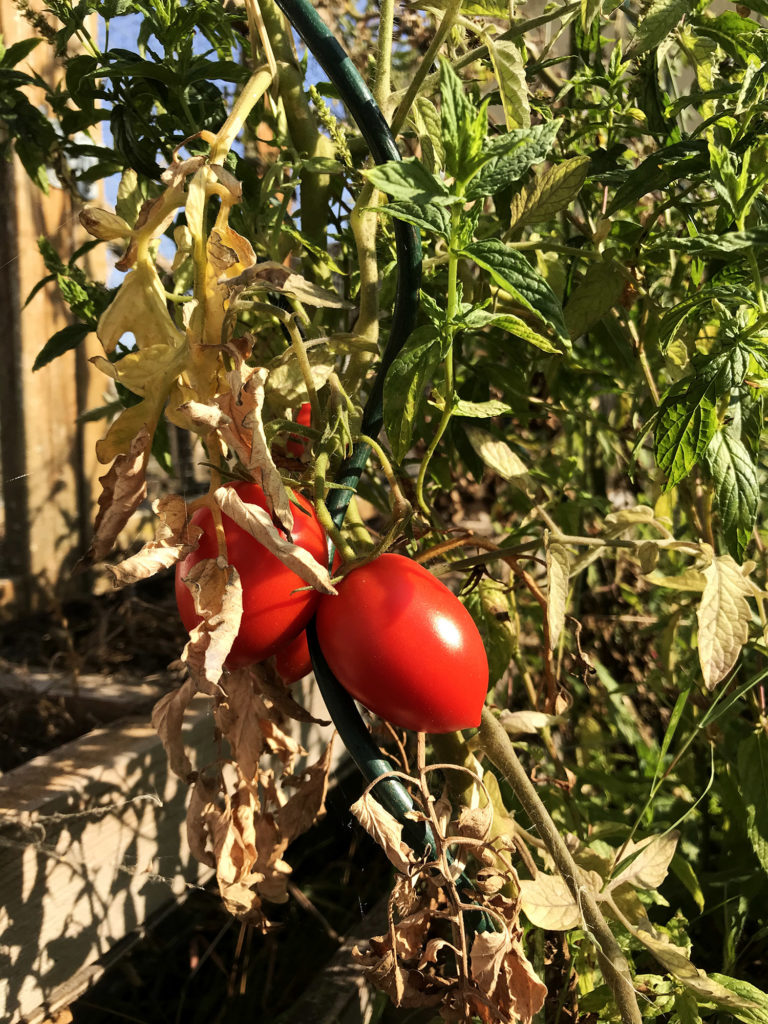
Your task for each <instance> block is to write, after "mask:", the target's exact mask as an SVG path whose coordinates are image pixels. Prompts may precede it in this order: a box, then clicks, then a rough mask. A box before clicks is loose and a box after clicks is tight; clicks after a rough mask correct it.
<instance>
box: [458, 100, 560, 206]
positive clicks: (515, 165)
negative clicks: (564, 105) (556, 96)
mask: <svg viewBox="0 0 768 1024" xmlns="http://www.w3.org/2000/svg"><path fill="white" fill-rule="evenodd" d="M561 124H562V121H561V120H560V119H558V120H555V121H547V122H546V123H545V124H538V125H535V126H534V127H533V128H518V129H517V130H516V131H513V132H508V133H507V134H506V135H499V136H497V137H496V138H494V139H491V140H490V142H488V143H486V148H485V151H484V156H485V158H486V163H485V165H484V167H483V168H482V170H481V171H480V172H479V174H477V176H476V177H475V178H473V179H472V181H471V182H470V183H469V187H468V188H467V192H466V197H467V199H470V200H471V199H479V198H481V197H483V196H492V195H494V194H495V193H496V192H498V191H499V190H500V189H502V188H505V187H507V186H509V185H512V184H513V183H514V182H516V181H518V180H519V179H520V178H522V176H523V175H524V174H525V173H526V172H527V171H529V170H530V169H531V167H533V166H534V165H535V164H540V163H541V162H542V160H546V158H547V156H548V155H549V152H550V150H551V149H552V145H553V143H554V141H555V137H556V135H557V132H558V130H559V128H560V125H561Z"/></svg>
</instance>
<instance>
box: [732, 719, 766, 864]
mask: <svg viewBox="0 0 768 1024" xmlns="http://www.w3.org/2000/svg"><path fill="white" fill-rule="evenodd" d="M737 764H738V773H739V792H740V793H741V797H742V799H743V801H744V807H745V809H746V812H747V834H748V835H749V841H750V842H751V843H752V849H753V850H754V851H755V854H756V855H757V859H758V860H759V861H760V864H761V865H762V868H763V871H765V873H766V874H768V737H767V736H766V735H765V733H764V732H762V731H761V732H755V733H752V735H751V736H748V737H747V738H746V739H745V740H742V741H741V743H740V744H739V753H738V760H737Z"/></svg>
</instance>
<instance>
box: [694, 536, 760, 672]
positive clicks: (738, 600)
mask: <svg viewBox="0 0 768 1024" xmlns="http://www.w3.org/2000/svg"><path fill="white" fill-rule="evenodd" d="M703 575H704V578H705V580H706V584H705V587H704V593H703V594H702V595H701V602H700V604H699V607H698V609H697V612H696V618H697V619H698V623H699V661H700V662H701V670H702V673H703V675H704V684H705V686H706V687H707V689H708V690H712V689H713V688H714V687H715V686H716V685H717V684H718V683H719V682H720V680H721V679H723V677H724V676H726V675H727V674H728V672H730V670H731V669H732V668H733V666H734V665H735V664H736V659H737V658H738V656H739V652H740V651H741V648H742V647H743V646H744V644H745V643H746V642H747V638H748V636H749V623H750V622H751V619H752V614H751V612H750V608H749V605H748V604H747V600H746V599H747V597H749V596H750V595H752V594H753V593H754V586H753V584H752V583H751V582H750V580H749V579H747V577H745V576H744V574H743V573H742V571H741V568H740V567H739V566H738V565H737V563H736V562H735V561H734V560H733V558H731V556H730V555H721V556H720V557H718V558H714V559H713V561H712V562H711V564H710V565H708V566H707V567H706V569H704V570H703Z"/></svg>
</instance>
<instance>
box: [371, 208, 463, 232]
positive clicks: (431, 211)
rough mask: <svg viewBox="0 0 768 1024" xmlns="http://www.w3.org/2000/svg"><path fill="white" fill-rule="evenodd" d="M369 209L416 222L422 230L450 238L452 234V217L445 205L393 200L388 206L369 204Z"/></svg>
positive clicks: (411, 222)
mask: <svg viewBox="0 0 768 1024" xmlns="http://www.w3.org/2000/svg"><path fill="white" fill-rule="evenodd" d="M368 209H369V210H372V211H373V212H375V213H383V214H386V215H387V216H389V217H396V218H397V220H404V221H406V223H408V224H414V225H415V226H416V227H417V228H421V230H422V231H427V232H429V234H432V235H440V236H441V237H442V238H445V239H446V240H448V239H449V238H450V235H451V217H450V214H449V213H448V211H447V210H446V209H445V207H444V206H437V205H436V204H435V203H431V204H430V203H427V204H423V203H409V202H406V201H405V200H402V199H401V200H397V199H395V200H393V201H392V202H391V203H387V205H386V206H369V207H368Z"/></svg>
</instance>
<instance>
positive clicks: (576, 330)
mask: <svg viewBox="0 0 768 1024" xmlns="http://www.w3.org/2000/svg"><path fill="white" fill-rule="evenodd" d="M624 283H625V281H624V277H623V275H622V274H620V273H619V272H618V271H617V268H616V267H615V266H614V265H613V264H611V263H593V264H591V265H590V266H589V267H588V268H587V272H586V274H585V275H584V278H583V280H582V281H580V282H579V284H578V285H577V286H576V288H574V290H573V292H572V293H571V297H570V298H569V299H568V302H567V303H566V305H565V310H564V315H565V323H566V326H567V328H568V333H569V334H570V337H571V339H574V338H578V337H580V336H581V335H582V334H586V332H587V331H588V330H590V329H591V328H592V327H594V326H595V324H597V323H599V322H600V321H601V320H602V319H603V317H604V316H606V314H607V313H609V312H610V311H611V309H613V307H614V306H615V305H616V303H617V302H618V301H619V299H620V298H621V295H622V292H623V291H624Z"/></svg>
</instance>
